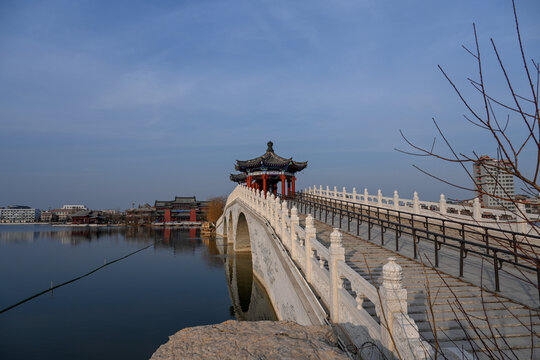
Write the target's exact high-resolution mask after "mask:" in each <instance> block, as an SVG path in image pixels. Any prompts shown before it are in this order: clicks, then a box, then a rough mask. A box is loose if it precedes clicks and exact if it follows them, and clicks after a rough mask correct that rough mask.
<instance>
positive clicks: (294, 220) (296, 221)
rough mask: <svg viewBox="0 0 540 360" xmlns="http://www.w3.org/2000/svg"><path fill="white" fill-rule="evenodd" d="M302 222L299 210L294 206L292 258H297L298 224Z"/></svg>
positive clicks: (292, 212)
mask: <svg viewBox="0 0 540 360" xmlns="http://www.w3.org/2000/svg"><path fill="white" fill-rule="evenodd" d="M299 223H300V219H299V218H298V210H297V209H296V206H293V208H292V209H291V249H290V251H291V258H293V260H294V259H296V239H297V235H296V225H298V224H299Z"/></svg>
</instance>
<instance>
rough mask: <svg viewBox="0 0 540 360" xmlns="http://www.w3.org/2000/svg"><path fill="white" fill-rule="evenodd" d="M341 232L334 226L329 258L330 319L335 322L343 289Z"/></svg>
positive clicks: (343, 251) (343, 252)
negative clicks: (338, 266)
mask: <svg viewBox="0 0 540 360" xmlns="http://www.w3.org/2000/svg"><path fill="white" fill-rule="evenodd" d="M341 239H342V235H341V232H340V231H339V230H338V229H337V228H334V231H332V233H331V234H330V247H329V248H328V249H329V252H330V258H329V259H328V270H329V272H330V319H331V320H332V322H334V323H339V321H340V320H339V290H340V289H341V278H340V276H339V272H338V268H337V265H338V261H345V249H344V248H343V246H341Z"/></svg>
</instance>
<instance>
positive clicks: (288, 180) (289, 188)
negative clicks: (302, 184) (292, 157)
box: [287, 179, 291, 196]
mask: <svg viewBox="0 0 540 360" xmlns="http://www.w3.org/2000/svg"><path fill="white" fill-rule="evenodd" d="M287 196H291V179H287Z"/></svg>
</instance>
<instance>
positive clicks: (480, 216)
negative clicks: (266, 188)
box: [304, 185, 538, 233]
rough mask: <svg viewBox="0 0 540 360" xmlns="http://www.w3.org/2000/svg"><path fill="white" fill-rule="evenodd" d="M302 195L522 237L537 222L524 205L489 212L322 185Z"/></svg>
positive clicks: (443, 201)
mask: <svg viewBox="0 0 540 360" xmlns="http://www.w3.org/2000/svg"><path fill="white" fill-rule="evenodd" d="M304 192H306V193H308V194H313V195H318V196H325V197H328V198H332V199H338V200H346V201H352V202H355V203H358V204H364V205H370V206H377V207H381V208H385V209H391V210H396V211H402V212H408V213H412V214H417V215H424V216H431V217H436V218H441V219H446V220H455V221H460V222H466V223H470V224H480V225H483V226H492V225H495V224H496V227H497V228H499V227H500V226H501V225H504V226H505V227H506V228H507V229H508V230H512V231H516V232H522V233H528V232H529V231H530V225H529V224H528V223H529V222H531V220H532V221H536V220H538V216H537V215H532V214H526V213H525V207H524V205H523V204H518V207H519V210H520V211H515V212H512V211H508V210H498V209H488V208H483V207H481V206H480V202H479V201H478V198H475V199H474V201H473V206H466V205H457V204H449V203H447V202H446V198H445V196H444V194H441V196H440V200H439V202H433V201H423V200H420V199H419V197H418V193H417V192H416V191H415V192H414V195H413V198H412V199H403V198H400V197H399V194H398V192H397V191H394V196H392V197H388V196H382V192H381V190H380V189H379V190H378V191H377V195H373V194H369V193H368V190H367V189H364V192H363V193H358V192H357V191H356V188H353V190H352V192H347V190H346V188H345V187H343V190H342V191H338V190H337V187H336V186H334V189H333V190H330V188H329V187H328V186H327V187H326V188H323V187H322V185H321V186H319V187H317V186H313V187H309V188H308V189H306V190H304ZM523 215H525V216H527V218H524V217H523Z"/></svg>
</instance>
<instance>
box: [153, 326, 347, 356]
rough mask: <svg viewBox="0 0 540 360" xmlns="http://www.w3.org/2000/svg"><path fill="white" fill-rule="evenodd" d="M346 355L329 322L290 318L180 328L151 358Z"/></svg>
mask: <svg viewBox="0 0 540 360" xmlns="http://www.w3.org/2000/svg"><path fill="white" fill-rule="evenodd" d="M172 359H209V360H212V359H324V360H333V359H348V357H347V355H346V354H345V353H344V352H343V351H342V350H340V348H339V347H338V344H337V338H336V336H335V335H334V333H333V332H332V329H331V328H330V327H329V326H301V325H298V324H297V323H295V322H291V321H249V322H248V321H235V320H229V321H225V322H223V323H221V324H215V325H207V326H196V327H191V328H185V329H183V330H180V331H179V332H177V333H176V334H174V335H172V336H171V337H170V338H169V341H168V342H167V343H165V344H163V345H161V346H160V347H159V348H158V349H157V350H156V352H155V353H154V354H153V355H152V358H151V360H172Z"/></svg>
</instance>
